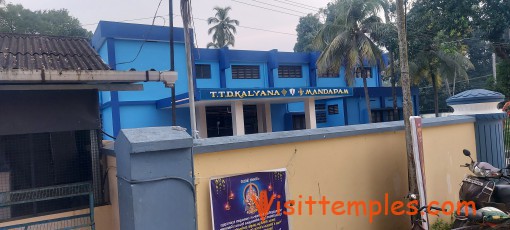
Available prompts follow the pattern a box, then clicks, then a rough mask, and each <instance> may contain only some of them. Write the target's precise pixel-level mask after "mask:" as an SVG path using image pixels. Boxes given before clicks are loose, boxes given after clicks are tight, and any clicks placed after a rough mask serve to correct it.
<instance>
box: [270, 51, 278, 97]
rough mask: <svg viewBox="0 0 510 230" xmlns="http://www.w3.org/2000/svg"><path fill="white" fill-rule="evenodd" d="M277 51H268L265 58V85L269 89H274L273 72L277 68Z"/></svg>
mask: <svg viewBox="0 0 510 230" xmlns="http://www.w3.org/2000/svg"><path fill="white" fill-rule="evenodd" d="M277 55H278V50H276V49H274V50H271V51H269V54H268V58H267V71H268V73H267V83H268V86H269V88H273V87H274V77H275V76H274V74H273V71H274V70H275V69H277V68H278V57H277Z"/></svg>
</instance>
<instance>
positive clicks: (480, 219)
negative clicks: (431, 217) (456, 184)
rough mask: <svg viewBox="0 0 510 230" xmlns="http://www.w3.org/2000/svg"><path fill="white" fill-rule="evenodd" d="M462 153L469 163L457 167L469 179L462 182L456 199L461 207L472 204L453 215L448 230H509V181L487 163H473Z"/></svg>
mask: <svg viewBox="0 0 510 230" xmlns="http://www.w3.org/2000/svg"><path fill="white" fill-rule="evenodd" d="M463 153H464V155H465V156H467V157H469V158H470V159H471V162H470V163H466V164H464V165H461V167H466V168H468V169H469V170H470V171H471V172H472V173H473V175H468V176H466V177H465V178H464V179H463V180H462V186H461V188H460V190H459V199H460V202H465V203H464V204H468V202H472V203H471V205H466V206H465V207H462V208H460V207H459V210H457V211H456V212H455V221H454V223H453V228H452V229H455V230H468V229H510V216H509V213H510V177H508V176H506V175H504V174H503V172H502V171H503V170H502V169H499V168H496V167H494V166H492V165H491V164H489V163H487V162H475V161H474V160H473V158H472V157H471V152H469V150H466V149H465V150H464V151H463ZM506 169H509V168H506ZM473 203H474V209H473V207H472V206H473V205H472V204H473Z"/></svg>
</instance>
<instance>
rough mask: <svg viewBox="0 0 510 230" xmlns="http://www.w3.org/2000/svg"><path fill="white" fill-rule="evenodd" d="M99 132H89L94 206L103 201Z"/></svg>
mask: <svg viewBox="0 0 510 230" xmlns="http://www.w3.org/2000/svg"><path fill="white" fill-rule="evenodd" d="M100 136H101V135H100V134H99V130H90V157H91V163H92V182H93V189H94V200H95V201H96V204H101V203H102V202H103V201H104V197H103V184H102V183H101V182H102V176H101V175H102V173H101V163H100V158H99V153H100V150H99V143H100V142H99V137H100Z"/></svg>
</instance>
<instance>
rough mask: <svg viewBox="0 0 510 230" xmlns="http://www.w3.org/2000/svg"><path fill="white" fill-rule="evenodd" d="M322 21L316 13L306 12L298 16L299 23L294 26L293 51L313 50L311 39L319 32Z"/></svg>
mask: <svg viewBox="0 0 510 230" xmlns="http://www.w3.org/2000/svg"><path fill="white" fill-rule="evenodd" d="M321 27H322V23H321V22H320V20H319V17H318V16H317V15H312V14H308V15H306V16H305V17H301V18H299V24H298V25H297V27H296V32H297V35H298V37H297V43H296V45H294V52H310V51H315V50H316V48H315V47H313V44H312V43H313V40H314V39H315V37H316V36H317V34H318V33H319V31H320V29H321Z"/></svg>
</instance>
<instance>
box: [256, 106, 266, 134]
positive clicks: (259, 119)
mask: <svg viewBox="0 0 510 230" xmlns="http://www.w3.org/2000/svg"><path fill="white" fill-rule="evenodd" d="M264 109H265V107H264V104H258V105H257V126H258V130H259V133H264V132H266V126H265V124H264V123H265V118H264V115H265V113H264Z"/></svg>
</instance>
